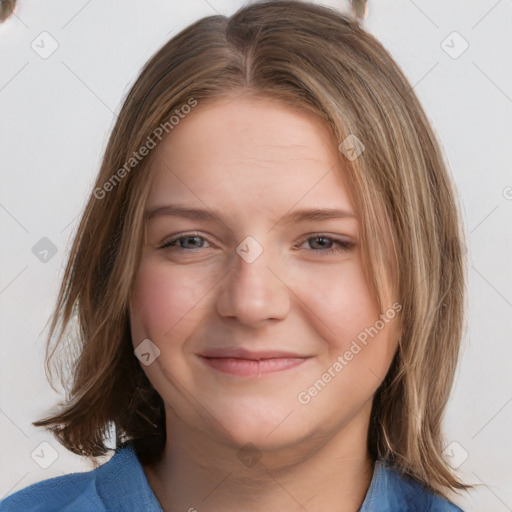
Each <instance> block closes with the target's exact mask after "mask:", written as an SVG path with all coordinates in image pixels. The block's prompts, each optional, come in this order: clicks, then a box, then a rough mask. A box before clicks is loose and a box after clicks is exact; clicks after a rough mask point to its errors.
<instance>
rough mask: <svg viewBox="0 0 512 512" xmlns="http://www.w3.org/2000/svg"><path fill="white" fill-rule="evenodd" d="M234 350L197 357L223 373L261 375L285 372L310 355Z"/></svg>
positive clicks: (243, 375)
mask: <svg viewBox="0 0 512 512" xmlns="http://www.w3.org/2000/svg"><path fill="white" fill-rule="evenodd" d="M231 352H233V351H231ZM236 352H237V355H236V356H235V355H233V354H231V353H230V354H229V355H220V356H219V355H211V353H209V354H207V355H199V358H200V359H201V361H202V362H203V363H204V364H206V365H207V366H208V367H209V368H212V369H214V370H216V371H218V372H221V373H224V374H230V375H236V376H239V377H261V376H262V375H265V374H271V373H276V372H286V371H287V370H291V369H292V368H296V367H297V366H300V365H301V364H303V363H305V362H306V361H307V360H308V359H310V358H311V357H312V356H300V355H296V354H293V355H289V353H283V352H279V353H278V352H273V353H270V352H266V353H262V352H260V353H252V354H250V355H245V356H241V355H240V350H238V349H237V351H236ZM244 352H245V351H244ZM262 354H263V355H262ZM269 354H270V355H269Z"/></svg>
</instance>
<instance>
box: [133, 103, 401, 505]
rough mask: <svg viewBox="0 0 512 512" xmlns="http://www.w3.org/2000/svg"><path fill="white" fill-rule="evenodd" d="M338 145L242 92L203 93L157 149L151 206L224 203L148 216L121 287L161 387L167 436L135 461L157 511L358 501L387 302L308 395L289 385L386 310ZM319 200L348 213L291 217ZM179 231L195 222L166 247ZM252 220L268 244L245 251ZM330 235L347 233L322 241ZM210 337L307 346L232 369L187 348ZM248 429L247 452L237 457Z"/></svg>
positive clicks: (367, 468)
mask: <svg viewBox="0 0 512 512" xmlns="http://www.w3.org/2000/svg"><path fill="white" fill-rule="evenodd" d="M337 145H338V143H337V141H336V140H335V138H334V137H333V135H332V134H331V132H330V131H329V130H328V128H327V126H326V125H325V124H323V122H322V121H321V120H319V119H318V118H316V117H315V116H314V115H312V114H311V113H309V112H305V111H301V110H296V109H292V108H290V107H288V106H285V105H282V104H281V103H278V102H276V101H274V100H271V99H255V98H252V97H245V96H237V97H231V98H229V99H216V100H214V101H209V102H208V103H206V104H202V105H201V104H200V105H199V106H198V108H197V109H195V110H194V112H193V113H192V114H190V115H189V116H187V118H185V119H184V120H182V121H181V122H180V124H179V125H178V126H176V127H175V128H174V130H173V131H172V132H171V133H170V135H169V136H168V137H167V138H166V139H164V140H163V141H162V143H161V144H160V145H159V146H158V148H156V149H155V151H156V154H155V155H154V157H155V160H154V165H155V166H156V168H155V169H154V171H155V175H154V182H153V183H152V188H151V192H150V195H149V198H148V202H147V211H152V210H155V209H157V208H160V207H163V206H167V205H171V204H172V205H180V206H188V207H191V208H201V209H209V210H212V211H215V212H220V213H221V214H222V215H223V216H224V217H225V218H224V220H223V221H220V220H219V221H211V220H192V219H186V218H182V217H179V216H172V215H164V214H160V215H154V216H153V217H152V218H151V219H150V220H148V222H147V230H146V236H147V243H146V245H145V247H144V250H143V254H142V259H141V263H140V267H139V268H138V271H137V275H136V280H135V283H134V288H133V294H132V297H131V302H130V321H131V331H132V339H133V345H134V347H137V346H138V345H139V344H140V343H141V342H142V341H143V340H145V339H149V340H151V342H152V343H154V344H155V345H156V346H157V347H158V349H159V350H160V355H159V356H158V357H157V358H156V359H155V360H154V362H152V363H151V364H150V365H148V366H145V365H141V366H142V368H143V369H144V371H145V372H146V374H147V376H148V378H149V380H150V381H151V383H152V384H153V386H154V387H155V389H156V390H157V391H158V393H159V394H160V395H161V396H162V398H163V401H164V403H165V406H166V429H167V444H166V446H165V451H164V456H163V458H162V460H161V462H160V463H158V464H155V465H154V466H151V467H150V466H144V471H145V473H146V476H147V478H148V481H149V483H150V485H151V487H152V488H153V490H154V492H155V495H156V496H157V498H158V499H159V501H160V503H161V504H162V507H163V508H164V509H165V510H166V511H168V512H174V511H178V510H180V511H186V510H188V511H190V512H192V511H194V510H197V511H198V512H220V511H222V512H235V511H236V512H239V511H240V510H243V511H244V512H253V511H263V510H265V511H282V510H287V511H304V510H307V511H308V512H319V511H325V510H330V511H339V512H354V511H356V510H357V509H358V508H359V507H360V506H361V504H362V503H363V501H364V498H365V496H366V493H367V490H368V487H369V485H370V481H371V477H372V474H373V464H372V461H371V459H370V457H369V454H368V450H367V432H368V425H369V418H370V412H371V406H372V399H373V395H374V393H375V391H376V389H377V388H378V386H379V384H380V383H381V381H382V379H383V378H384V376H385V375H386V372H387V370H388V368H389V366H390V364H391V361H392V358H393V355H394V353H395V351H396V347H397V336H396V333H395V323H396V318H395V320H392V321H389V322H388V323H386V325H385V327H384V328H383V329H382V330H380V331H379V333H378V334H377V335H376V336H375V337H373V338H370V339H369V342H368V344H367V345H366V346H364V348H363V349H362V350H361V351H360V352H358V353H357V355H355V356H354V357H353V359H352V360H351V361H349V362H348V364H347V365H346V366H344V367H343V369H342V371H339V372H338V373H336V374H335V375H336V376H335V377H334V378H332V379H331V381H330V382H329V383H328V384H327V385H326V386H325V387H324V388H323V389H322V390H321V391H320V392H318V393H317V394H316V396H313V397H311V399H310V401H309V403H307V404H304V403H301V402H300V401H299V400H298V394H299V393H300V392H301V391H304V390H308V389H309V388H310V387H311V386H312V384H313V383H314V382H315V381H318V379H320V378H321V377H322V374H324V373H325V372H326V370H327V368H329V367H332V365H333V363H334V362H335V361H336V360H337V357H338V356H339V355H343V354H344V353H345V352H346V351H347V350H348V349H349V347H350V344H351V342H352V341H353V340H354V339H356V336H357V335H358V334H359V333H361V332H362V331H364V329H365V328H368V327H370V326H373V325H374V324H375V322H376V320H378V319H379V315H380V314H381V313H383V312H384V311H385V310H383V311H380V310H379V308H378V306H377V301H376V297H375V294H374V293H373V292H372V290H371V289H370V288H369V286H368V283H367V282H366V280H365V278H364V268H363V264H362V258H361V253H360V249H359V245H358V240H359V231H360V225H359V220H358V219H357V216H355V213H354V209H353V202H352V201H351V198H350V193H349V190H348V188H347V187H346V186H345V184H344V181H345V180H344V179H343V176H344V172H345V171H344V169H343V157H341V158H340V154H339V152H338V149H337ZM320 207H322V208H336V209H342V210H346V211H347V212H349V213H350V214H352V215H353V216H348V217H345V218H335V219H328V220H313V221H311V220H309V221H305V222H300V223H297V222H295V223H290V222H286V219H285V216H286V215H288V214H290V213H292V212H294V211H297V210H299V209H314V208H320ZM191 232H192V233H193V232H197V234H196V235H191V234H190V233H191ZM175 235H181V236H183V235H188V237H191V236H192V237H193V238H192V239H190V238H188V237H185V239H182V240H181V242H180V241H179V240H178V242H176V243H175V246H174V247H167V248H161V246H162V245H163V244H164V243H165V242H167V241H169V239H170V238H171V237H173V236H175ZM318 235H322V236H325V237H329V238H328V239H327V240H326V239H324V238H321V239H320V240H318V239H317V238H316V236H318ZM195 236H200V237H201V238H194V237H195ZM249 236H251V237H253V238H254V239H255V240H257V242H258V244H259V245H260V246H261V248H262V249H263V252H262V253H261V254H260V255H259V256H258V257H257V258H256V259H255V260H254V261H253V262H251V263H249V262H248V261H246V259H244V258H242V257H241V256H239V254H238V253H237V252H236V249H237V247H238V246H239V245H240V243H241V242H242V241H244V240H245V239H246V237H249ZM333 240H340V241H342V242H343V241H344V242H347V241H348V242H351V243H352V244H353V245H351V246H350V247H349V248H345V249H344V250H343V248H341V249H340V250H339V251H338V252H333V253H326V250H327V249H329V248H334V249H336V248H337V247H338V246H337V244H336V243H335V242H334V241H333ZM251 247H252V248H251V249H250V251H253V252H252V253H251V254H253V255H254V254H255V253H254V250H255V249H254V247H255V246H251ZM322 253H324V254H322ZM212 347H215V348H219V347H244V348H247V349H249V350H265V349H275V350H287V351H292V352H296V353H300V354H303V355H309V356H311V357H310V358H309V359H308V360H307V361H306V362H305V363H304V364H302V365H300V366H298V367H295V368H293V369H290V370H287V371H282V372H275V373H272V374H266V375H263V376H262V377H259V378H258V377H253V378H247V377H235V376H231V375H226V374H223V373H220V372H218V371H217V370H214V369H212V368H210V367H209V366H207V365H206V364H205V363H204V362H203V361H202V360H201V359H200V358H199V357H198V356H197V354H198V353H200V352H201V351H204V350H205V349H206V348H212ZM246 443H252V445H254V447H255V448H253V449H254V450H256V451H255V453H256V458H257V461H256V462H255V463H254V464H252V463H251V462H247V463H245V464H244V462H243V461H242V460H241V458H243V457H241V456H240V455H241V454H243V453H244V451H243V450H242V452H240V449H241V447H243V446H244V445H246Z"/></svg>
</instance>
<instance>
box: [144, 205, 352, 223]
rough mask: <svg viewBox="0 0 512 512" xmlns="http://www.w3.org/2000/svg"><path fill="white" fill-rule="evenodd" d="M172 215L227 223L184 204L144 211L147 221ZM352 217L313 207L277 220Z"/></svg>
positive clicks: (221, 217) (211, 214) (214, 215)
mask: <svg viewBox="0 0 512 512" xmlns="http://www.w3.org/2000/svg"><path fill="white" fill-rule="evenodd" d="M164 215H168V216H174V217H183V218H186V219H191V220H208V221H213V222H218V221H221V222H223V223H224V224H227V219H226V218H225V217H224V216H223V215H222V214H221V213H220V212H219V213H217V212H213V211H209V210H203V209H200V208H189V207H185V206H174V205H168V206H160V207H157V208H154V209H152V210H147V211H146V220H147V221H149V220H151V219H154V218H155V217H160V216H164ZM344 218H354V219H357V217H356V215H355V214H354V213H352V212H349V211H347V210H339V209H334V208H313V209H304V210H295V211H293V212H291V213H288V214H286V215H284V216H283V217H282V218H281V220H280V221H279V222H284V223H285V224H295V223H299V222H305V221H322V220H329V219H344Z"/></svg>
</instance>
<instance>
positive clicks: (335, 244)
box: [303, 235, 355, 254]
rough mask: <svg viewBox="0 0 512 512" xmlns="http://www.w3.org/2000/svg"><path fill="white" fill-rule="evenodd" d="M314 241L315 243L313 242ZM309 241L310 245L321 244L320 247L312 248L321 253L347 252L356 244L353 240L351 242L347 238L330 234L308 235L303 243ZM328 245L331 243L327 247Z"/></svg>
mask: <svg viewBox="0 0 512 512" xmlns="http://www.w3.org/2000/svg"><path fill="white" fill-rule="evenodd" d="M311 241H313V243H311ZM305 242H309V245H310V246H311V245H313V246H314V245H316V244H319V245H320V247H319V248H318V249H312V250H313V251H314V252H318V253H320V254H331V253H340V252H346V251H348V250H350V249H351V248H352V247H353V246H354V245H355V244H354V243H353V242H349V241H346V240H337V239H336V238H331V237H329V236H322V235H316V236H311V237H308V238H306V239H305V240H304V242H303V243H305ZM326 245H330V247H326Z"/></svg>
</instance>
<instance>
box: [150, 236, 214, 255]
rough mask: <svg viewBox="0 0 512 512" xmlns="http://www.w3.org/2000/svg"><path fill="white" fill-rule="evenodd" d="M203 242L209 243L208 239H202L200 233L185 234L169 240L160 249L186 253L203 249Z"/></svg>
mask: <svg viewBox="0 0 512 512" xmlns="http://www.w3.org/2000/svg"><path fill="white" fill-rule="evenodd" d="M201 242H207V240H206V238H204V237H202V236H201V235H199V234H198V233H185V234H183V235H178V236H175V237H173V238H171V239H169V240H167V241H166V242H164V243H163V244H162V245H161V246H160V249H166V248H172V249H178V250H180V249H181V250H185V251H186V250H193V249H202V248H203V245H202V243H201ZM191 245H192V247H191Z"/></svg>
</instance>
